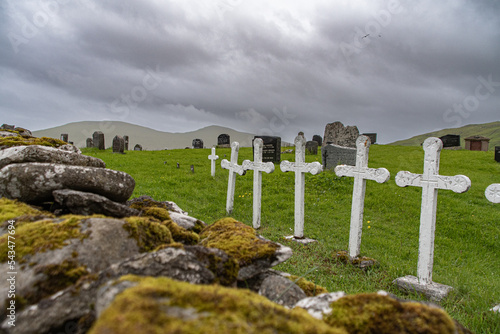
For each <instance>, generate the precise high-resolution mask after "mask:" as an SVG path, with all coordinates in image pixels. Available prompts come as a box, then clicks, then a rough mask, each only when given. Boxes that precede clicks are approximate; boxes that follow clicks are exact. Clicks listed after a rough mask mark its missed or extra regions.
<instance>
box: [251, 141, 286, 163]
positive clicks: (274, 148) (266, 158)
mask: <svg viewBox="0 0 500 334" xmlns="http://www.w3.org/2000/svg"><path fill="white" fill-rule="evenodd" d="M255 138H261V139H262V141H263V142H264V147H263V148H262V162H273V163H279V162H280V160H281V137H274V136H255V137H254V140H255ZM252 147H253V140H252Z"/></svg>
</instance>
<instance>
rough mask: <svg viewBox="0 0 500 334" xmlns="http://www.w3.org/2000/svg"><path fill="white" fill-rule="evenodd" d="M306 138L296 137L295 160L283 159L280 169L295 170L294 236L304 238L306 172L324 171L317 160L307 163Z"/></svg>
mask: <svg viewBox="0 0 500 334" xmlns="http://www.w3.org/2000/svg"><path fill="white" fill-rule="evenodd" d="M305 151H306V140H305V139H304V137H303V136H300V135H299V136H297V137H295V162H290V161H287V160H285V161H282V162H281V164H280V169H281V171H283V172H295V230H294V238H296V239H302V238H304V189H305V182H306V178H305V173H311V174H313V175H316V174H319V173H321V172H322V171H323V166H322V165H321V164H320V163H319V162H317V161H314V162H311V163H306V162H305V161H306V156H305V154H306V153H305Z"/></svg>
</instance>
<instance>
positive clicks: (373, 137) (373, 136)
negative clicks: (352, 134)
mask: <svg viewBox="0 0 500 334" xmlns="http://www.w3.org/2000/svg"><path fill="white" fill-rule="evenodd" d="M363 136H367V137H368V138H370V141H371V143H372V144H376V143H377V134H376V133H363Z"/></svg>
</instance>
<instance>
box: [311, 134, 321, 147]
mask: <svg viewBox="0 0 500 334" xmlns="http://www.w3.org/2000/svg"><path fill="white" fill-rule="evenodd" d="M313 140H314V141H315V142H317V143H318V146H319V147H321V146H323V138H321V136H320V135H314V136H313Z"/></svg>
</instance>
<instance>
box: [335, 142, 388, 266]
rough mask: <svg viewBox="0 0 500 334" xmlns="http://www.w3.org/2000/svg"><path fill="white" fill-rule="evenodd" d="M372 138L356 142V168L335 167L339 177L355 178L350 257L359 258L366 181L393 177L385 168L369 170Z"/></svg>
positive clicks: (381, 180)
mask: <svg viewBox="0 0 500 334" xmlns="http://www.w3.org/2000/svg"><path fill="white" fill-rule="evenodd" d="M370 145H371V142H370V138H369V137H367V136H359V137H358V139H357V140H356V147H357V153H356V166H348V165H339V166H337V167H335V174H337V176H348V177H354V187H353V191H352V208H351V231H350V233H349V256H350V257H351V259H354V258H355V257H357V256H359V254H360V248H361V232H362V229H363V212H364V207H365V191H366V180H373V181H377V182H378V183H384V182H387V181H388V180H389V178H390V176H391V174H390V173H389V171H388V170H387V169H385V168H377V169H375V168H368V153H369V150H370Z"/></svg>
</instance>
